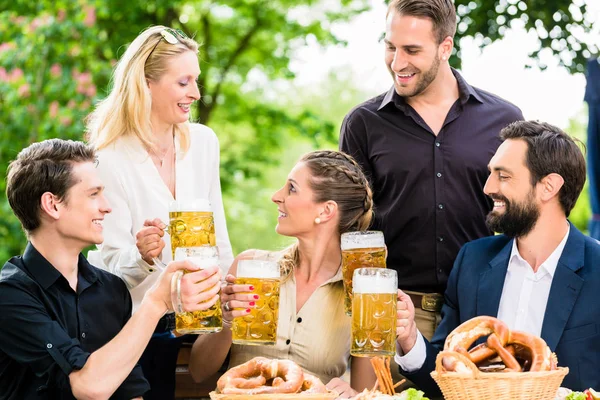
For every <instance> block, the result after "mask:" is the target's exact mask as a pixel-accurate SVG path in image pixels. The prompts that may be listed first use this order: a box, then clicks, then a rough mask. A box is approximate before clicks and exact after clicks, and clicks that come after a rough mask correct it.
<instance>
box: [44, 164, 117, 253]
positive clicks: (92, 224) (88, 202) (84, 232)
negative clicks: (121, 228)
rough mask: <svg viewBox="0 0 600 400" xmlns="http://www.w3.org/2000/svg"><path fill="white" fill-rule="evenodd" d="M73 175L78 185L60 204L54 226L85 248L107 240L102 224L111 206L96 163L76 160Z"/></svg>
mask: <svg viewBox="0 0 600 400" xmlns="http://www.w3.org/2000/svg"><path fill="white" fill-rule="evenodd" d="M71 174H72V176H73V179H74V180H75V184H74V185H73V186H71V188H70V189H69V190H68V192H67V195H66V196H65V199H64V200H63V201H62V202H59V203H57V208H58V211H59V216H58V218H57V219H56V223H55V226H56V230H57V231H58V233H59V234H60V236H61V237H63V238H64V239H67V240H70V241H72V242H74V243H75V245H74V246H79V247H81V248H82V249H83V248H85V247H87V246H90V245H92V244H100V243H102V242H103V241H104V236H103V234H102V223H103V221H104V216H105V215H106V214H108V213H109V212H110V211H111V209H110V205H109V204H108V201H107V200H106V198H105V197H104V193H103V190H104V186H103V185H102V182H101V181H100V178H99V177H98V172H97V171H96V166H95V165H94V163H92V162H81V163H76V164H74V166H73V170H72V172H71Z"/></svg>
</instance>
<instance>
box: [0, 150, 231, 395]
mask: <svg viewBox="0 0 600 400" xmlns="http://www.w3.org/2000/svg"><path fill="white" fill-rule="evenodd" d="M102 190H103V186H102V182H100V180H99V178H98V175H97V173H96V169H95V154H94V150H93V149H92V148H91V147H88V146H87V145H85V144H83V143H80V142H73V141H64V140H59V139H52V140H47V141H44V142H41V143H35V144H32V145H31V146H29V147H28V148H26V149H24V150H23V151H21V152H20V153H19V155H18V156H17V159H16V160H15V161H13V162H12V163H11V165H10V166H9V170H8V177H7V186H6V194H7V197H8V201H9V203H10V206H11V208H12V209H13V211H14V213H15V214H16V216H17V217H18V218H19V220H20V221H21V224H22V225H23V228H24V230H25V232H26V234H27V236H28V239H29V243H28V244H27V247H26V249H25V252H24V253H23V256H19V257H13V258H11V259H10V260H9V261H8V262H7V263H6V264H4V267H3V268H2V271H1V272H0V399H8V400H24V399H25V400H27V399H47V400H58V399H74V398H78V399H97V398H103V399H106V398H109V397H111V398H113V399H133V398H135V399H141V396H142V395H143V394H144V393H145V392H146V391H147V390H148V389H149V386H148V383H147V381H146V380H145V379H144V377H143V375H142V372H141V369H140V368H139V367H137V366H136V362H137V361H138V359H139V358H140V356H141V354H142V351H143V350H144V348H145V347H146V344H147V343H148V340H149V339H150V336H151V335H152V333H153V332H154V328H155V327H156V324H157V322H158V320H159V319H160V317H161V316H162V315H163V314H164V313H165V312H166V311H167V310H169V309H171V305H170V303H171V301H170V299H171V295H170V281H171V277H172V275H173V273H174V272H175V271H177V270H181V269H184V268H185V269H189V270H193V271H196V272H193V273H190V274H187V275H185V276H184V278H183V279H182V280H181V282H182V293H183V295H184V296H185V298H184V299H183V306H184V308H185V309H186V310H187V311H193V310H200V309H206V308H208V307H210V306H211V305H213V304H214V303H215V302H216V300H217V298H218V296H217V293H218V290H219V286H220V285H219V278H220V273H219V268H218V266H217V265H215V266H214V267H211V268H207V269H205V270H202V271H198V268H197V267H196V266H194V265H193V264H191V263H189V262H173V263H170V264H169V266H168V267H167V268H166V269H165V270H164V271H163V272H162V276H161V279H160V280H159V281H158V282H157V283H156V284H155V285H154V286H153V287H152V288H151V289H150V290H149V291H148V292H147V293H146V296H145V297H144V300H143V301H142V303H141V305H140V307H139V308H138V310H137V311H136V313H135V314H134V315H133V316H132V317H131V318H130V316H131V309H132V303H131V297H130V295H129V291H128V290H127V287H126V286H125V283H124V282H123V281H121V279H120V278H119V277H117V276H115V275H112V274H110V273H108V272H105V271H103V270H100V269H97V268H95V267H93V266H92V265H90V264H89V263H88V262H87V260H86V259H85V257H84V256H83V255H82V254H81V251H82V250H83V249H84V248H85V247H87V246H89V245H92V244H96V243H101V242H102V241H103V235H102V220H103V219H104V216H105V215H106V214H107V213H109V212H110V211H111V210H110V206H109V204H108V203H107V201H106V199H105V198H104V195H103V193H102ZM192 275H195V276H192ZM203 279H204V282H201V283H200V284H195V283H194V282H198V281H201V280H203ZM184 286H185V287H184ZM204 290H206V292H204V293H201V292H203V291H204ZM188 294H189V296H188ZM192 294H193V295H192ZM203 301H206V302H204V303H202V304H198V303H201V302H203Z"/></svg>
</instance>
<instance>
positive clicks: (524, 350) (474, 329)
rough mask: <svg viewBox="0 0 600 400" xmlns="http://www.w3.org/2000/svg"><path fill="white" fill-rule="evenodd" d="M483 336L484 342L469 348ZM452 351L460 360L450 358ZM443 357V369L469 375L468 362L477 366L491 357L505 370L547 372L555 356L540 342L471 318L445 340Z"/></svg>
mask: <svg viewBox="0 0 600 400" xmlns="http://www.w3.org/2000/svg"><path fill="white" fill-rule="evenodd" d="M485 336H487V337H488V338H487V340H486V342H485V343H482V344H480V345H478V346H475V347H474V348H472V349H470V347H471V346H472V345H473V343H475V342H476V341H477V340H478V339H480V338H482V337H485ZM469 349H470V350H469ZM452 352H455V353H459V354H461V355H462V356H464V357H454V356H452ZM444 354H445V355H444V357H443V359H442V364H443V366H444V368H445V369H446V370H449V371H456V372H470V371H471V370H472V368H470V365H467V364H468V363H473V364H476V365H480V364H481V363H482V362H484V361H487V360H490V359H492V358H495V357H499V358H500V359H501V360H502V362H503V363H504V366H505V369H504V370H505V371H515V372H521V371H550V370H553V369H556V368H557V362H556V356H555V355H554V354H553V353H552V352H551V351H550V348H549V347H548V346H547V345H546V342H545V341H544V340H543V339H541V338H539V337H537V336H534V335H531V334H529V333H525V332H519V331H510V330H509V329H508V327H507V326H506V324H504V323H503V322H502V321H500V320H499V319H497V318H494V317H488V316H482V317H475V318H472V319H470V320H468V321H466V322H464V323H463V324H461V325H460V326H458V327H457V328H456V329H455V330H454V331H452V333H450V335H448V337H447V338H446V343H445V345H444ZM519 361H521V362H519Z"/></svg>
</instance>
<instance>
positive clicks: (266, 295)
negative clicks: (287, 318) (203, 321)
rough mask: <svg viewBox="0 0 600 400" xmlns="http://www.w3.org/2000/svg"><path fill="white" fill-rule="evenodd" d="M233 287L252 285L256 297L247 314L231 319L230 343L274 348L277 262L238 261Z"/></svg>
mask: <svg viewBox="0 0 600 400" xmlns="http://www.w3.org/2000/svg"><path fill="white" fill-rule="evenodd" d="M235 284H236V285H252V286H254V291H253V292H252V293H254V294H257V295H258V296H259V297H258V300H257V301H256V307H255V308H251V309H250V314H248V315H245V316H242V317H236V318H234V319H233V322H232V326H231V332H232V339H233V343H237V344H246V345H274V344H275V343H277V320H278V318H279V284H280V271H279V263H278V262H276V261H266V260H240V261H239V263H238V267H237V277H236V280H235Z"/></svg>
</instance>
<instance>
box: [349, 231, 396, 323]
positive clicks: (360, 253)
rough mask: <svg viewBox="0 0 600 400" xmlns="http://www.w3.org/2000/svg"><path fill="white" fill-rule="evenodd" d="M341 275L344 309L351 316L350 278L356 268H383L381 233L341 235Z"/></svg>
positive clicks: (383, 254) (383, 255) (383, 251)
mask: <svg viewBox="0 0 600 400" xmlns="http://www.w3.org/2000/svg"><path fill="white" fill-rule="evenodd" d="M341 247H342V275H343V278H344V290H345V294H346V295H345V297H344V309H345V311H346V314H348V315H352V276H353V274H354V271H355V270H356V269H357V268H385V242H384V240H383V232H381V231H363V232H347V233H344V234H342V238H341Z"/></svg>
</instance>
